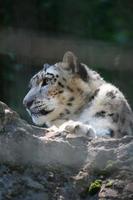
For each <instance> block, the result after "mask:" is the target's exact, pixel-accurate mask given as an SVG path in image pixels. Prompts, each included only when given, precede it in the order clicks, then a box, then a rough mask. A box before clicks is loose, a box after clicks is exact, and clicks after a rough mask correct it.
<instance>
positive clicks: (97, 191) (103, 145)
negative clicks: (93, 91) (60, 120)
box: [0, 102, 133, 200]
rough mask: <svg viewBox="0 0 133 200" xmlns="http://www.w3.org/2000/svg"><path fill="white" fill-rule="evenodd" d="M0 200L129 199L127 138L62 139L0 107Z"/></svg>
mask: <svg viewBox="0 0 133 200" xmlns="http://www.w3.org/2000/svg"><path fill="white" fill-rule="evenodd" d="M97 182H98V183H99V185H98V186H97ZM6 199H7V200H8V199H13V200H82V199H85V200H89V199H90V200H97V199H99V200H106V199H108V200H113V199H115V200H117V199H120V200H121V199H124V200H127V199H128V200H130V199H133V137H129V136H126V137H124V138H120V139H113V138H110V139H104V138H99V139H90V138H87V137H74V138H66V137H65V134H63V133H58V132H54V131H48V130H46V129H44V128H38V127H35V126H32V125H29V124H28V123H27V122H25V121H24V120H22V119H20V117H19V115H18V114H17V113H16V112H14V111H12V110H11V109H10V108H9V107H8V106H7V105H5V104H4V103H2V102H0V200H6Z"/></svg>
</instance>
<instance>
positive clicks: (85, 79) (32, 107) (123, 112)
mask: <svg viewBox="0 0 133 200" xmlns="http://www.w3.org/2000/svg"><path fill="white" fill-rule="evenodd" d="M23 102H24V105H25V106H26V109H27V111H28V112H29V114H30V116H31V117H32V120H33V122H34V123H35V124H37V125H43V124H44V123H45V124H47V125H49V126H50V125H56V126H57V127H61V126H62V124H63V123H65V124H66V125H65V126H66V127H67V126H68V125H69V126H70V124H72V123H69V120H73V124H74V123H75V127H77V122H79V124H80V126H82V128H83V127H84V128H83V129H84V130H87V129H86V127H87V126H88V130H89V131H90V126H91V130H93V132H94V133H95V134H96V135H97V136H111V137H112V136H113V137H114V136H115V137H120V136H123V135H125V134H127V133H128V134H130V135H131V134H132V131H133V114H132V110H131V108H130V106H129V104H128V102H127V100H126V99H125V97H124V95H123V94H122V93H121V92H120V91H119V89H118V88H116V87H115V86H114V85H112V84H110V83H107V82H106V81H104V80H103V78H102V77H101V76H100V75H99V74H98V73H97V72H95V71H93V70H91V69H90V68H88V67H87V66H86V65H85V64H83V63H80V62H79V61H78V60H77V58H76V56H75V55H74V54H73V53H72V52H66V53H65V55H64V57H63V60H62V61H61V62H58V63H56V64H54V65H49V64H45V65H44V67H43V69H42V70H41V71H40V72H38V73H37V74H35V76H33V77H32V78H31V81H30V91H29V92H28V94H27V95H26V96H25V98H24V101H23ZM63 127H64V126H63ZM76 130H77V129H76ZM86 133H87V132H86Z"/></svg>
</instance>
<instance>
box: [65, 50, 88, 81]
mask: <svg viewBox="0 0 133 200" xmlns="http://www.w3.org/2000/svg"><path fill="white" fill-rule="evenodd" d="M63 63H64V69H66V70H69V69H71V70H72V73H74V74H78V75H79V76H80V77H81V79H83V80H84V81H88V73H87V70H86V67H85V66H84V65H83V64H81V63H80V62H79V61H78V59H77V57H76V56H75V54H74V53H72V52H71V51H67V52H66V53H65V54H64V56H63Z"/></svg>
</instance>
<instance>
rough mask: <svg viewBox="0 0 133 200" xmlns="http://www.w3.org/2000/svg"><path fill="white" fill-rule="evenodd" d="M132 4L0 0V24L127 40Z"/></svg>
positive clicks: (131, 33)
mask: <svg viewBox="0 0 133 200" xmlns="http://www.w3.org/2000/svg"><path fill="white" fill-rule="evenodd" d="M132 5H133V4H132V1H130V0H127V1H125V0H121V1H119V0H116V1H112V0H93V1H88V0H79V1H76V0H67V1H66V0H62V1H60V0H59V1H57V0H28V1H27V0H23V1H17V0H1V3H0V24H1V26H12V27H20V28H32V29H37V30H43V31H45V32H47V33H51V34H71V35H74V36H78V37H85V38H89V39H98V40H99V39H100V40H106V41H113V42H116V43H120V44H125V43H129V44H131V42H132V41H133V29H132V27H133V12H132V9H133V6H132Z"/></svg>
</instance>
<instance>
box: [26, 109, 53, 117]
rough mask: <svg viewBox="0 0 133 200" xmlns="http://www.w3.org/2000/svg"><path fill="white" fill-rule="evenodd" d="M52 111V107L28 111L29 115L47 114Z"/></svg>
mask: <svg viewBox="0 0 133 200" xmlns="http://www.w3.org/2000/svg"><path fill="white" fill-rule="evenodd" d="M53 111H54V109H52V110H45V109H42V110H39V111H38V112H33V111H30V112H31V115H34V116H41V115H48V114H49V113H51V112H53Z"/></svg>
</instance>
